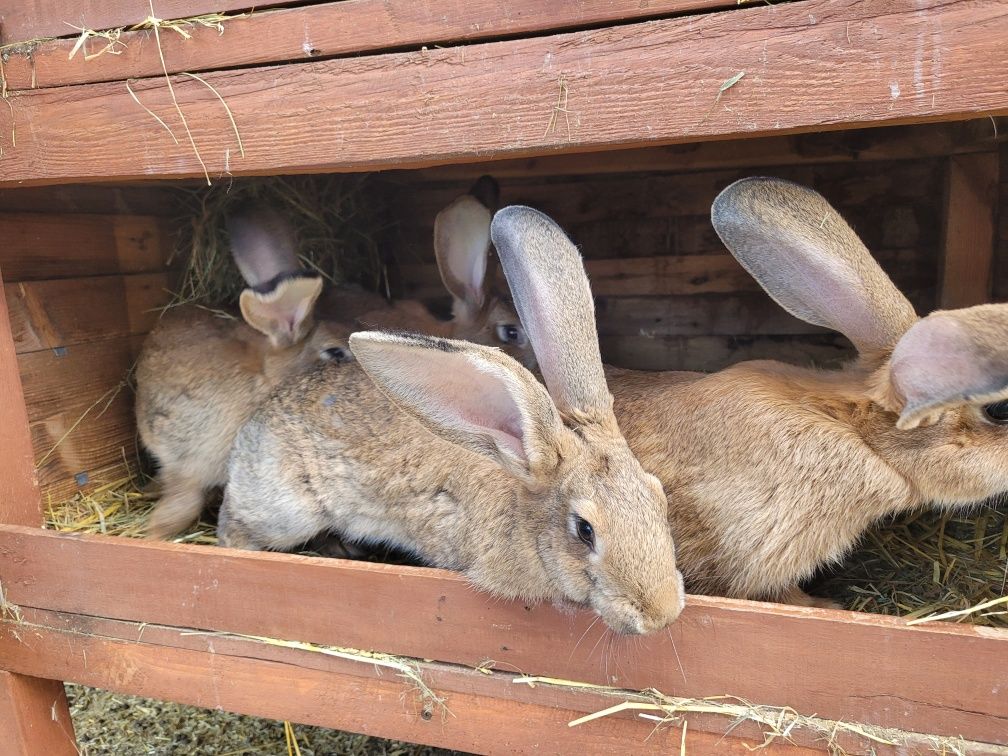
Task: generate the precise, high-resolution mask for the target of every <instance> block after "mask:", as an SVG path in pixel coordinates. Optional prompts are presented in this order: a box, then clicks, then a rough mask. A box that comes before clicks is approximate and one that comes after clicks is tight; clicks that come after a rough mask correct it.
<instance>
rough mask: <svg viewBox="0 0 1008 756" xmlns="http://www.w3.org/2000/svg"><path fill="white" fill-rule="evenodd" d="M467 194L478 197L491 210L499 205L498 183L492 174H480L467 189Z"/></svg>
mask: <svg viewBox="0 0 1008 756" xmlns="http://www.w3.org/2000/svg"><path fill="white" fill-rule="evenodd" d="M469 194H470V195H472V196H473V197H475V198H476V199H478V200H479V201H480V203H481V204H482V205H483V206H484V207H485V208H486V209H487V210H490V211H491V212H493V211H494V210H496V209H497V207H499V206H500V184H498V183H497V179H495V178H494V177H493V176H489V175H484V176H480V177H479V178H478V179H476V183H475V184H473V185H472V188H471V189H469Z"/></svg>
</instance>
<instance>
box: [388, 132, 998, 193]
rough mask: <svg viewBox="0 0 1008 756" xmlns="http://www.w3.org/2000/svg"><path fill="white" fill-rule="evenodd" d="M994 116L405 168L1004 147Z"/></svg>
mask: <svg viewBox="0 0 1008 756" xmlns="http://www.w3.org/2000/svg"><path fill="white" fill-rule="evenodd" d="M997 120H998V121H999V123H992V122H991V120H990V119H989V118H984V119H982V120H977V121H970V122H960V123H932V124H918V125H915V126H905V127H890V128H880V129H858V130H855V129H851V130H846V131H822V132H814V133H807V134H790V135H787V136H768V137H758V138H753V139H737V140H732V141H718V142H694V143H691V144H670V145H668V146H664V147H645V148H642V149H630V150H619V151H618V152H601V153H588V154H584V153H575V154H565V155H539V156H536V157H528V158H518V159H513V160H496V161H492V162H485V161H484V162H474V163H456V164H452V165H441V166H436V167H434V168H424V169H421V170H418V171H411V172H410V173H408V174H404V175H403V177H404V178H408V179H409V180H425V179H426V180H433V181H471V180H473V179H474V178H475V177H477V176H480V175H482V174H484V173H492V174H493V175H494V176H496V177H497V178H509V177H517V178H523V179H524V178H528V177H530V176H582V175H583V176H598V175H599V174H607V173H634V172H654V171H702V170H711V169H725V168H727V169H729V170H733V171H738V170H742V169H747V168H758V167H762V166H774V167H779V166H790V165H803V164H808V165H823V164H827V163H848V162H855V161H856V162H858V163H865V162H874V161H885V160H920V159H922V158H930V157H943V156H945V155H951V154H958V153H971V152H982V151H990V150H994V149H996V148H997V139H996V138H997V135H998V134H999V133H1004V132H1005V131H1008V122H1003V123H1002V122H1000V121H1004V119H997Z"/></svg>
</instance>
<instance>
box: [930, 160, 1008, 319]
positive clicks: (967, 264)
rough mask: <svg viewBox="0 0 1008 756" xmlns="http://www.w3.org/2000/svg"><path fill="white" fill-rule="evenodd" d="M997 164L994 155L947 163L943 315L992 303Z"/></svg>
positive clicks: (942, 266) (940, 297) (943, 252)
mask: <svg viewBox="0 0 1008 756" xmlns="http://www.w3.org/2000/svg"><path fill="white" fill-rule="evenodd" d="M999 163H1000V157H999V155H998V153H997V152H981V153H976V154H973V155H956V156H955V157H952V158H949V161H948V174H947V178H946V186H945V213H944V218H945V228H944V234H943V239H942V263H941V271H940V275H941V294H940V296H939V300H940V302H941V306H942V307H943V308H945V309H954V308H957V307H969V306H971V305H976V304H983V303H984V302H989V301H990V298H991V291H992V289H993V281H994V247H995V227H994V224H995V218H996V217H997V209H998V173H999Z"/></svg>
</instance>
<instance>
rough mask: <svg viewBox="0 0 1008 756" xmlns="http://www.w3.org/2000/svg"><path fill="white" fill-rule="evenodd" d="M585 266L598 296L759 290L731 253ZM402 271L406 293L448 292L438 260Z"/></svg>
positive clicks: (631, 259)
mask: <svg viewBox="0 0 1008 756" xmlns="http://www.w3.org/2000/svg"><path fill="white" fill-rule="evenodd" d="M585 269H586V271H587V272H588V278H589V279H590V280H591V288H592V293H593V294H594V295H595V296H613V295H618V296H672V295H689V294H727V293H734V292H744V291H758V290H759V285H758V284H757V283H756V281H755V279H754V278H753V277H752V276H750V275H749V274H748V273H747V272H746V271H745V269H744V268H743V267H742V266H741V265H739V264H738V262H737V261H736V260H735V258H734V257H732V256H731V255H728V254H713V255H684V256H661V257H624V258H615V259H611V260H586V261H585ZM398 274H399V278H400V280H401V282H402V289H403V292H404V294H405V295H406V296H409V297H416V298H417V299H434V298H438V297H444V296H445V294H446V289H445V287H444V284H443V283H442V282H441V276H440V274H439V272H438V269H437V266H436V265H434V264H428V265H422V264H415V263H414V264H405V265H400V266H399V267H398ZM505 285H506V284H505Z"/></svg>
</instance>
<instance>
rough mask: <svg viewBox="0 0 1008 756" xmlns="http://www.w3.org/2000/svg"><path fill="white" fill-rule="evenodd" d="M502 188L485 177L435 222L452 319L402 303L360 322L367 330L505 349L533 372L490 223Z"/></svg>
mask: <svg viewBox="0 0 1008 756" xmlns="http://www.w3.org/2000/svg"><path fill="white" fill-rule="evenodd" d="M499 201H500V187H499V186H498V184H497V182H496V181H495V180H494V179H493V177H491V176H481V177H480V178H479V179H478V180H477V181H476V183H475V184H473V186H472V188H470V190H469V193H468V194H463V195H462V196H460V197H458V198H456V199H455V200H454V201H453V202H452V203H451V204H450V205H448V207H446V208H444V209H443V210H442V211H441V212H440V213H438V214H437V217H436V218H435V220H434V255H435V257H436V258H437V265H438V271H439V272H440V274H441V281H442V282H443V283H444V285H445V288H446V289H447V290H448V292H449V293H450V294H451V295H452V318H451V320H449V321H447V322H446V321H442V320H439V319H438V318H436V317H434V316H433V315H432V314H431V313H430V311H429V310H428V309H427V308H426V307H424V305H422V304H421V303H420V302H417V301H414V300H402V301H399V302H396V303H394V304H392V305H387V306H383V307H378V308H375V309H373V310H371V311H370V312H367V313H365V314H364V315H361V316H360V317H358V318H357V320H358V322H359V323H360V324H361V325H363V326H364V327H366V328H379V329H382V330H390V329H391V330H407V331H414V332H420V333H426V334H429V335H433V336H447V337H450V338H454V339H464V340H466V341H471V342H474V343H477V344H486V345H487V346H499V347H501V348H502V349H503V350H504V351H505V352H506V353H507V354H509V355H511V356H512V357H514V358H515V359H516V360H518V361H519V362H521V363H522V364H523V365H524V366H525V367H527V368H534V367H535V352H534V351H533V350H532V345H531V344H530V343H529V340H528V337H527V336H526V334H525V329H524V328H522V325H521V321H520V320H519V318H518V314H517V313H516V312H515V308H514V305H513V304H512V302H511V297H510V295H509V293H508V292H507V290H506V289H502V288H501V287H499V286H498V285H497V282H496V279H497V276H496V272H497V263H496V258H495V256H494V255H493V254H492V253H491V245H490V219H491V217H492V214H493V211H494V210H496V209H497V206H498V204H499Z"/></svg>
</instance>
